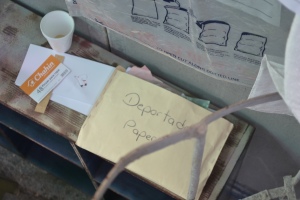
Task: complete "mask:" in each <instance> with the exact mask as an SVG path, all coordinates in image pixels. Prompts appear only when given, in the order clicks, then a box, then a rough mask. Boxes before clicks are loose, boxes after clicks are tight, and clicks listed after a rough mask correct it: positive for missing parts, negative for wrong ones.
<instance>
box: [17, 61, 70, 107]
mask: <svg viewBox="0 0 300 200" xmlns="http://www.w3.org/2000/svg"><path fill="white" fill-rule="evenodd" d="M70 72H71V70H70V69H69V68H67V67H66V66H65V65H64V64H62V63H61V62H60V61H59V60H57V59H56V58H55V57H54V56H52V55H50V56H49V57H48V58H47V59H46V60H45V61H44V62H43V64H42V65H41V66H40V67H39V68H38V69H37V70H36V71H35V72H34V73H33V74H32V75H30V77H29V78H28V79H27V80H26V81H25V82H24V83H23V84H22V85H21V86H20V88H21V89H22V90H23V91H24V92H25V93H26V94H28V95H29V96H30V97H31V98H32V99H33V100H34V101H36V102H37V103H39V102H40V101H42V100H43V98H44V97H45V96H46V95H47V94H48V93H49V92H51V91H52V90H53V89H54V88H55V87H56V86H57V85H58V84H59V83H60V82H61V81H62V80H63V79H64V78H65V77H66V76H67V75H68V74H69V73H70Z"/></svg>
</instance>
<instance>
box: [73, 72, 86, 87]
mask: <svg viewBox="0 0 300 200" xmlns="http://www.w3.org/2000/svg"><path fill="white" fill-rule="evenodd" d="M74 78H75V79H76V80H77V82H78V84H79V86H80V87H86V86H87V83H88V82H87V80H88V75H87V74H81V75H78V76H74Z"/></svg>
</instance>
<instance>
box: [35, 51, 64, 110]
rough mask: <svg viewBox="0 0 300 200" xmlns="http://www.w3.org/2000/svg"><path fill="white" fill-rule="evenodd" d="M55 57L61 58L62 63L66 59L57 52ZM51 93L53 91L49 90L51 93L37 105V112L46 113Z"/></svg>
mask: <svg viewBox="0 0 300 200" xmlns="http://www.w3.org/2000/svg"><path fill="white" fill-rule="evenodd" d="M55 58H56V59H57V60H59V61H60V62H61V63H62V62H63V61H64V59H65V57H64V56H61V55H57V54H56V55H55ZM51 95H52V91H51V92H49V94H47V95H46V97H45V98H44V99H43V100H42V101H41V102H40V103H38V104H37V105H36V107H35V109H34V111H35V112H38V113H42V114H43V113H45V111H46V108H47V105H48V103H49V101H50V97H51Z"/></svg>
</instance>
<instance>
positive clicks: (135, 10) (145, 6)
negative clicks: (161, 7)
mask: <svg viewBox="0 0 300 200" xmlns="http://www.w3.org/2000/svg"><path fill="white" fill-rule="evenodd" d="M131 14H132V15H138V16H143V17H150V18H153V19H158V13H157V7H156V2H155V0H132V10H131Z"/></svg>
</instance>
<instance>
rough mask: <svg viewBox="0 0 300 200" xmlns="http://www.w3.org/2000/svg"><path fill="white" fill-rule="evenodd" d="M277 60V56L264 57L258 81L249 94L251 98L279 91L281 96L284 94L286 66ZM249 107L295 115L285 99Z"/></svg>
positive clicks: (261, 110) (267, 111)
mask: <svg viewBox="0 0 300 200" xmlns="http://www.w3.org/2000/svg"><path fill="white" fill-rule="evenodd" d="M276 61H278V59H276V58H275V57H269V56H265V57H264V58H263V60H262V62H261V67H260V70H259V72H258V75H257V78H256V81H255V83H254V85H253V87H252V90H251V92H250V94H249V97H248V98H249V99H250V98H253V97H257V96H260V95H265V94H270V93H273V92H279V94H280V95H281V96H284V88H283V81H284V66H283V65H282V64H279V63H278V62H276ZM249 109H251V110H256V111H260V112H266V113H276V114H286V115H293V114H292V113H291V111H290V110H289V108H288V107H287V105H286V103H285V102H284V101H283V100H280V101H274V102H270V103H264V104H260V105H257V106H252V107H249Z"/></svg>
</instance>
